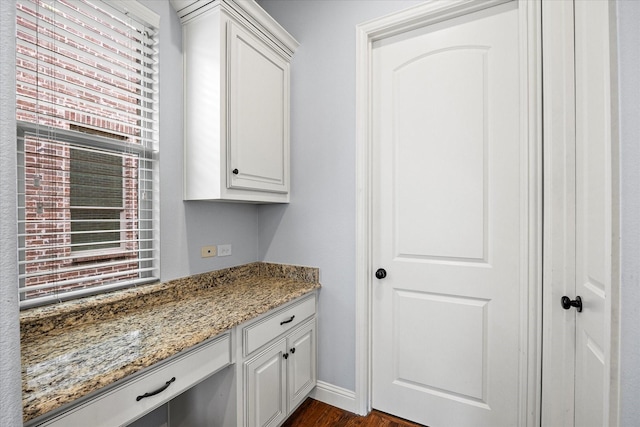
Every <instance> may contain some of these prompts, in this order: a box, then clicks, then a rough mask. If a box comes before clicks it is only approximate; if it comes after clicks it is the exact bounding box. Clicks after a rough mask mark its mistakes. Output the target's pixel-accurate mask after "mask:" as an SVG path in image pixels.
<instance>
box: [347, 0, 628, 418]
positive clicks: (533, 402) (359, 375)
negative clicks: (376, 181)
mask: <svg viewBox="0 0 640 427" xmlns="http://www.w3.org/2000/svg"><path fill="white" fill-rule="evenodd" d="M509 1H520V3H521V4H520V6H521V7H520V8H519V13H520V17H519V19H520V28H521V34H522V37H521V40H520V43H521V47H520V49H521V52H527V55H526V57H522V58H521V59H520V60H521V66H522V69H523V70H526V72H525V73H524V74H525V77H524V78H523V79H522V81H521V94H522V101H521V102H522V107H523V108H522V114H521V123H522V129H523V130H524V132H523V138H525V139H526V140H527V141H526V146H528V152H526V153H523V155H525V156H527V157H528V159H526V160H527V163H526V164H528V165H529V169H528V170H527V171H524V173H526V174H527V177H525V178H526V179H525V180H524V182H525V183H528V184H527V185H525V186H526V188H523V191H525V192H526V194H527V196H528V197H527V200H528V203H527V206H523V209H524V210H525V211H526V212H528V217H527V218H526V221H525V222H526V224H523V226H524V227H522V228H523V233H524V237H526V238H527V239H528V248H529V251H528V253H527V254H525V258H526V259H523V262H524V263H525V265H527V266H528V268H527V269H526V270H527V272H526V275H527V277H526V278H523V281H526V282H527V283H528V289H526V290H525V292H523V293H522V298H521V301H520V304H521V310H523V312H526V313H528V315H527V316H523V318H522V321H521V325H520V330H521V353H520V355H521V356H520V393H519V394H520V397H519V400H520V410H519V412H520V423H519V424H520V425H521V426H539V425H540V422H541V410H542V399H541V393H542V372H541V370H542V347H543V344H544V345H545V346H549V345H551V340H550V337H548V336H545V337H544V339H543V335H542V325H543V323H542V322H543V316H542V311H543V303H544V305H547V306H548V304H550V303H552V302H549V301H543V298H542V296H543V284H542V278H543V275H544V276H545V277H548V275H549V273H550V267H548V265H549V263H548V262H549V259H548V256H549V254H551V253H553V252H554V249H556V248H555V246H556V244H555V243H554V242H553V241H547V242H544V243H545V245H544V250H545V252H546V256H545V259H546V262H545V266H547V267H546V268H544V269H543V253H542V250H543V228H542V221H543V216H544V215H549V213H550V212H556V209H558V208H557V206H555V205H553V204H552V203H550V202H551V201H553V200H554V199H555V198H556V197H560V198H562V197H565V196H566V194H565V193H564V191H566V189H565V188H564V187H563V188H559V187H554V186H552V187H551V188H549V187H545V188H547V192H549V191H553V194H546V197H545V200H546V201H547V204H546V205H545V206H544V211H543V199H542V197H543V193H542V188H543V178H544V177H543V174H542V168H543V162H548V161H550V159H551V158H554V159H555V161H556V162H557V161H559V160H561V159H558V158H555V157H551V156H553V155H554V154H553V152H551V151H550V150H548V151H547V152H545V153H544V159H543V148H542V147H543V143H542V141H543V127H542V123H543V97H542V93H543V84H542V58H543V56H542V15H543V13H542V0H488V1H483V0H452V1H450V2H447V3H446V4H443V2H439V1H433V0H429V1H427V2H425V3H424V4H420V5H418V6H415V7H413V8H409V9H406V10H403V11H400V12H397V13H394V14H391V15H388V16H385V17H382V18H379V19H375V20H372V21H369V22H365V23H363V24H361V25H358V26H357V27H356V313H355V314H356V325H355V326H356V343H355V344H356V348H355V351H356V353H355V355H356V360H355V362H356V364H355V380H356V384H355V402H354V410H355V412H357V413H359V414H366V413H368V412H370V411H371V409H372V406H371V384H372V381H371V378H372V371H371V369H372V368H371V367H372V364H371V360H372V331H371V325H372V298H371V295H372V290H371V289H372V285H373V279H372V274H371V272H372V271H373V268H374V266H373V265H372V190H373V189H372V174H373V170H372V138H371V136H372V134H371V125H372V116H371V111H372V110H371V105H370V103H371V99H372V96H371V73H372V69H371V63H372V49H373V43H374V42H375V41H378V40H381V39H384V38H387V37H391V36H394V35H396V34H399V33H402V32H406V31H410V30H412V29H415V28H418V27H421V26H424V25H428V24H433V23H436V22H439V21H443V20H446V19H450V18H453V17H455V16H459V15H462V14H467V13H471V12H475V11H478V10H481V9H484V8H488V7H493V6H496V5H499V4H502V3H506V2H509ZM610 7H611V8H612V9H611V14H610V16H609V17H608V18H607V19H609V26H610V31H609V36H610V40H609V43H610V46H611V51H612V52H613V55H612V58H611V64H610V65H611V86H610V87H611V116H612V117H611V126H612V153H611V158H612V165H611V174H612V186H613V189H612V195H613V197H612V199H613V206H612V219H613V221H612V226H611V227H612V230H611V238H612V243H613V244H612V260H611V263H612V285H611V286H612V289H611V297H610V300H611V301H610V304H609V306H608V307H607V309H608V310H607V314H606V319H607V323H608V325H607V332H608V334H609V336H608V337H607V340H608V342H609V343H610V348H609V353H608V354H607V355H606V356H607V362H608V365H609V366H608V378H607V381H606V383H607V384H608V387H609V395H610V399H609V402H608V408H606V410H607V411H608V414H607V418H608V420H609V425H611V426H617V425H618V422H619V410H620V408H619V401H620V399H619V378H620V373H619V319H620V310H619V306H620V301H619V287H620V283H619V244H618V241H619V239H618V237H619V222H618V221H619V219H618V205H619V189H618V175H619V166H618V165H619V151H618V122H617V117H618V116H617V114H618V112H617V105H618V104H617V100H618V99H617V93H616V89H617V88H616V83H617V62H616V61H615V55H616V37H615V34H616V22H615V4H613V5H611V6H610ZM555 49H562V46H561V44H553V43H550V44H547V45H545V51H544V56H545V57H547V55H549V56H550V57H551V56H553V55H557V54H558V52H557V51H556V52H554V50H555ZM545 81H546V80H545ZM548 102H550V101H549V97H545V99H544V105H545V106H547V107H548V106H549V104H548ZM569 127H570V126H565V127H564V129H560V132H567V131H569V130H570V129H569ZM544 133H545V137H547V138H550V137H551V135H550V134H549V133H548V129H545V132H544ZM558 155H559V154H556V156H558ZM547 184H549V183H547ZM561 200H562V199H561ZM556 214H557V212H556ZM556 252H557V249H556ZM547 309H548V307H547ZM545 393H556V396H557V398H558V399H562V397H563V396H562V393H563V392H562V390H545Z"/></svg>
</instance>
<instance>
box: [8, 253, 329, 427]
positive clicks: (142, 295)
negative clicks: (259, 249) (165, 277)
mask: <svg viewBox="0 0 640 427" xmlns="http://www.w3.org/2000/svg"><path fill="white" fill-rule="evenodd" d="M319 287H320V284H319V283H318V269H317V268H310V267H297V266H289V265H282V264H269V263H251V264H247V265H244V266H239V267H232V268H228V269H224V270H217V271H213V272H210V273H204V274H199V275H195V276H190V277H187V278H183V279H177V280H172V281H169V282H165V283H156V284H151V285H146V286H141V287H138V288H132V289H126V290H123V291H117V292H113V293H109V294H102V295H98V296H95V297H90V298H84V299H81V300H74V301H68V302H64V303H60V304H56V305H52V306H45V307H40V308H34V309H30V310H25V311H23V312H22V313H21V316H20V331H21V351H22V399H23V419H24V421H25V422H26V421H29V420H31V419H34V418H36V417H39V416H41V415H43V414H45V413H47V412H49V411H52V410H54V409H57V408H59V407H61V406H62V405H65V404H67V403H70V402H73V401H75V400H76V399H79V398H81V397H83V396H86V395H88V394H89V393H91V392H94V391H96V390H98V389H100V388H102V387H105V386H107V385H110V384H113V383H114V382H116V381H118V380H120V379H122V378H125V377H127V376H129V375H132V374H135V373H136V372H139V371H140V370H142V369H144V368H147V367H149V366H151V365H153V364H155V363H157V362H160V361H162V360H164V359H167V358H169V357H171V356H173V355H175V354H177V353H179V352H181V351H183V350H186V349H188V348H190V347H193V346H195V345H197V344H199V343H202V342H203V341H205V340H207V339H209V338H212V337H215V336H216V335H219V334H221V333H223V332H225V331H228V330H229V329H231V328H233V327H234V326H236V325H239V324H240V323H243V322H245V321H247V320H250V319H253V318H255V317H257V316H259V315H260V314H262V313H265V312H267V311H269V310H271V309H273V308H275V307H278V306H280V305H282V304H284V303H286V302H288V301H291V300H293V299H295V298H298V297H300V296H302V295H305V294H307V293H309V292H312V291H313V290H315V289H318V288H319Z"/></svg>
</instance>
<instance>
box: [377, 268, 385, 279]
mask: <svg viewBox="0 0 640 427" xmlns="http://www.w3.org/2000/svg"><path fill="white" fill-rule="evenodd" d="M385 277H387V270H385V269H384V268H379V269H378V270H377V271H376V278H377V279H384V278H385Z"/></svg>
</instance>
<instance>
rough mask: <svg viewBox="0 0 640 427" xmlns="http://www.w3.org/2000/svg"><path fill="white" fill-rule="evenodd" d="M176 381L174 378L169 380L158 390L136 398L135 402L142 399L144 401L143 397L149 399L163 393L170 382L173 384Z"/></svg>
mask: <svg viewBox="0 0 640 427" xmlns="http://www.w3.org/2000/svg"><path fill="white" fill-rule="evenodd" d="M175 380H176V377H173V378H171V379H170V380H169V381H167V382H166V383H165V384H164V385H163V386H162V387H160V388H159V389H157V390H156V391H152V392H151V393H145V394H143V395H142V396H138V397H136V402H139V401H141V400H142V399H144V398H145V397H151V396H155V395H156V394H158V393H162V392H163V391H165V390H166V389H167V388H168V387H169V386H170V385H171V383H172V382H174V381H175Z"/></svg>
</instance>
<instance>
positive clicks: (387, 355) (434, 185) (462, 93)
mask: <svg viewBox="0 0 640 427" xmlns="http://www.w3.org/2000/svg"><path fill="white" fill-rule="evenodd" d="M518 12H519V11H518V4H517V2H511V3H508V4H504V5H501V6H495V7H492V8H490V9H487V10H484V11H480V12H475V13H472V14H469V15H465V16H461V17H457V18H454V19H449V20H446V21H443V22H440V23H437V24H433V25H430V26H427V27H425V28H420V29H415V30H412V31H410V32H408V33H404V34H400V35H397V36H393V37H391V38H387V39H384V40H382V41H380V42H376V43H377V44H375V45H374V47H373V64H372V65H373V67H372V81H373V88H372V94H373V99H372V106H373V112H372V118H373V120H372V122H373V129H372V138H373V171H375V173H374V175H375V176H374V177H373V230H372V232H373V248H372V251H373V259H372V262H373V266H374V270H375V269H377V268H380V269H384V270H385V271H386V277H384V278H381V279H378V280H376V279H373V281H374V283H373V289H372V299H373V302H372V304H373V306H372V311H373V314H372V322H373V327H372V329H373V332H372V334H373V339H372V342H373V344H372V345H373V351H372V354H373V361H372V363H373V372H372V376H373V378H372V382H373V386H372V393H373V394H372V404H373V407H374V408H375V409H378V410H381V411H385V412H390V413H393V414H396V415H398V416H401V417H404V418H407V419H410V420H413V421H416V422H419V423H422V424H426V425H429V426H430V427H438V426H456V427H462V426H474V427H477V426H492V427H498V426H515V425H518V424H519V422H520V418H519V417H520V415H521V414H520V413H519V405H520V404H521V401H520V400H519V399H521V398H522V392H523V390H524V388H523V384H522V381H525V380H524V379H523V378H526V376H523V375H522V366H521V356H522V354H521V351H520V349H523V348H524V347H525V346H524V345H523V342H526V339H527V338H526V327H524V328H523V322H525V320H526V316H527V313H526V309H524V308H523V301H524V300H525V299H524V298H525V297H524V295H525V294H526V292H527V286H528V284H527V283H528V282H527V274H528V273H527V268H528V267H527V256H528V254H527V248H528V244H529V243H528V234H527V233H528V228H527V226H528V224H527V209H528V206H527V201H528V193H527V188H528V184H529V183H528V170H527V162H528V157H527V147H528V145H527V144H528V143H527V139H526V132H524V131H523V129H522V128H521V123H522V120H521V117H522V116H521V104H522V99H521V94H520V88H521V82H522V80H521V79H522V75H521V73H522V70H520V66H519V64H520V60H521V58H520V50H519V47H520V46H521V44H520V41H519V28H518V26H519V19H518ZM382 273H383V272H382V271H380V272H379V274H380V275H381V276H382V275H383V274H382ZM372 274H373V272H372ZM524 306H525V307H526V304H525V305H524ZM525 386H526V384H525Z"/></svg>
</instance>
